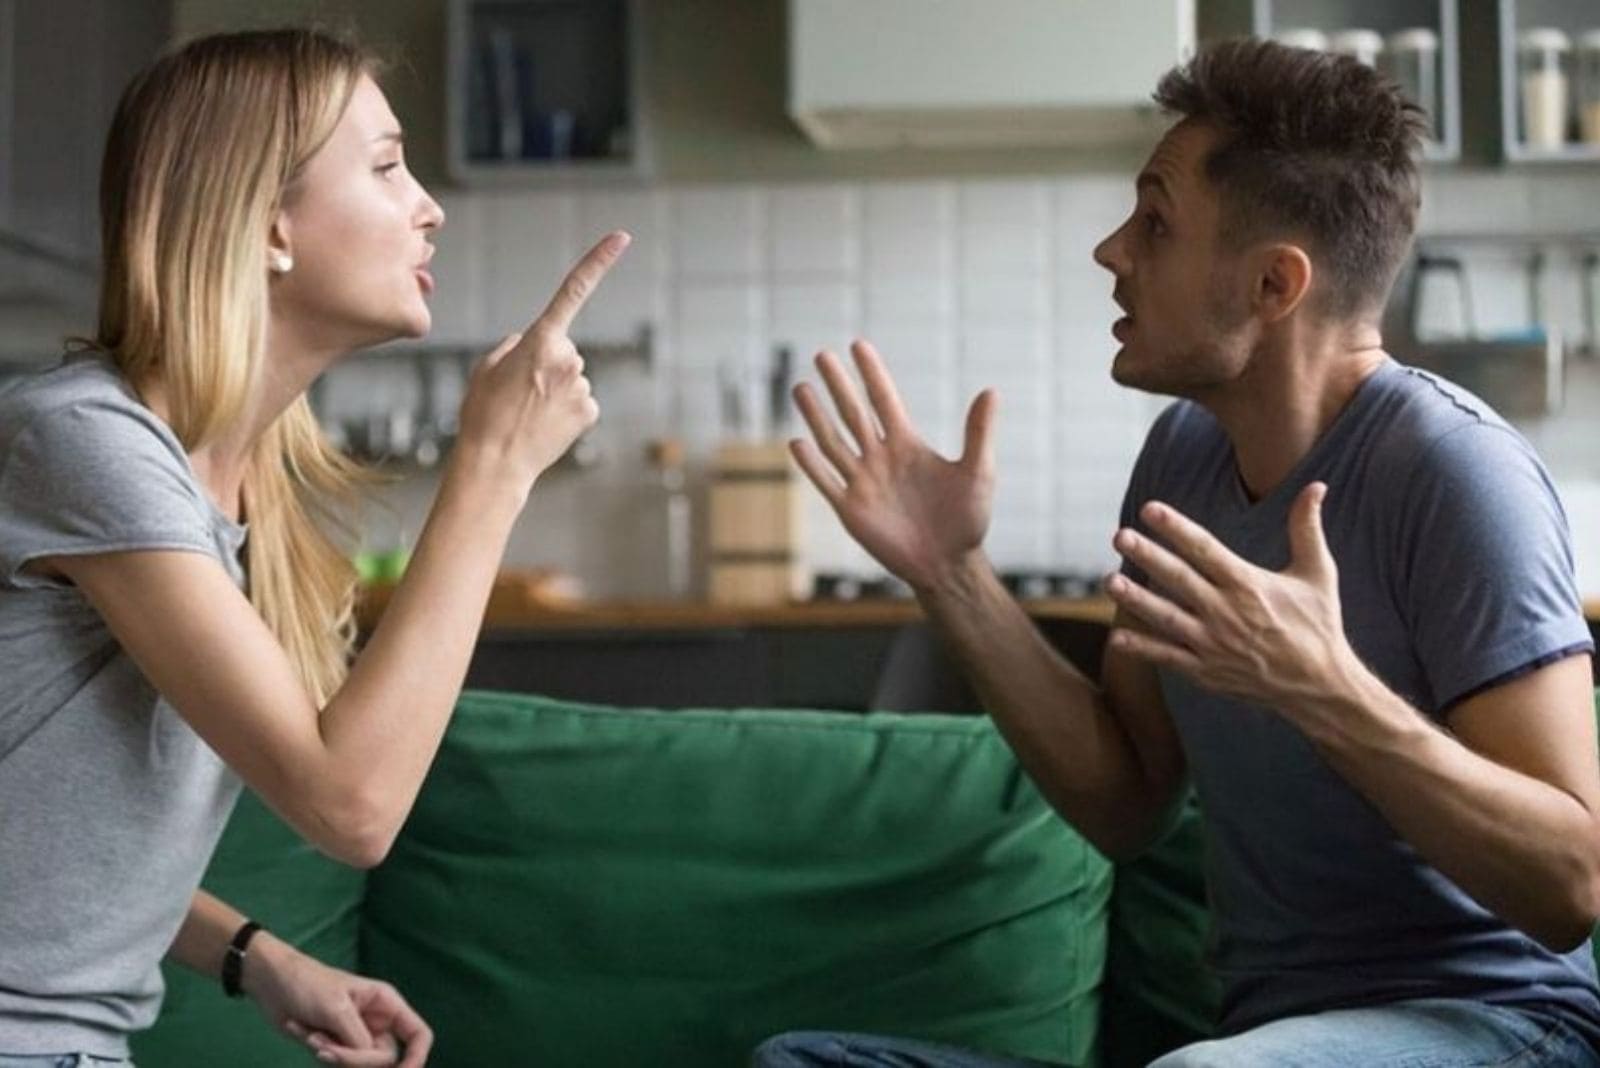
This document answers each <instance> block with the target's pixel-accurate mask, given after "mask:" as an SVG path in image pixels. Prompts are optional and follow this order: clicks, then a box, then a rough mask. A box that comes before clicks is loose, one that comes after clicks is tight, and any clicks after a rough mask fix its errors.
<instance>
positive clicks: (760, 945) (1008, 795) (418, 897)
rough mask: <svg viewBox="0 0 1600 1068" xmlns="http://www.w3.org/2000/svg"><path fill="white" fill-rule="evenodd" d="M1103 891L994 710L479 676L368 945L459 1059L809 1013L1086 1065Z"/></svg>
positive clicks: (378, 894)
mask: <svg viewBox="0 0 1600 1068" xmlns="http://www.w3.org/2000/svg"><path fill="white" fill-rule="evenodd" d="M1109 889H1110V877H1109V871H1108V866H1107V864H1106V863H1105V861H1104V860H1103V859H1102V858H1101V857H1100V855H1099V854H1098V853H1096V852H1095V851H1094V850H1093V849H1091V848H1090V847H1089V846H1088V845H1087V844H1086V843H1085V842H1084V841H1083V840H1082V839H1081V838H1079V837H1078V836H1077V835H1076V834H1074V833H1073V832H1071V831H1070V830H1069V829H1068V828H1067V827H1066V826H1065V825H1064V824H1063V823H1062V822H1061V821H1060V820H1058V819H1057V818H1055V816H1054V815H1053V814H1052V813H1051V812H1050V810H1049V809H1048V808H1047V807H1046V806H1045V804H1044V803H1043V802H1042V801H1041V800H1040V798H1039V796H1038V794H1037V793H1036V792H1035V791H1034V789H1033V787H1032V785H1031V783H1029V782H1028V781H1027V779H1026V778H1024V777H1023V775H1022V774H1021V773H1020V771H1019V770H1018V768H1017V765H1016V762H1015V760H1014V758H1013V756H1012V754H1011V752H1010V750H1008V749H1007V748H1006V746H1005V745H1004V743H1003V742H1002V741H1001V739H1000V738H999V736H998V735H997V734H996V733H995V731H994V728H993V726H992V725H991V724H990V723H989V721H988V720H987V719H985V718H977V717H958V716H942V715H896V714H889V713H876V714H872V715H867V716H855V715H847V714H840V713H821V712H805V711H774V710H744V711H681V712H661V711H654V710H648V709H615V708H602V707H596V706H585V705H578V704H572V703H565V702H556V701H551V700H546V699H541V698H538V697H529V696H521V695H509V694H488V693H468V694H466V695H464V696H463V698H462V700H461V702H460V704H459V706H458V708H457V711H456V715H455V719H454V720H453V721H452V723H451V726H450V729H449V731H448V733H447V735H446V737H445V740H444V744H443V746H442V748H441V750H440V752H439V756H438V758H437V760H436V761H435V763H434V766H433V769H432V771H431V772H430V773H429V776H428V780H427V782H426V784H425V786H424V788H423V791H422V793H421V796H420V797H419V798H418V801H417V805H416V807H415V809H414V810H413V812H412V815H411V818H410V821H409V822H408V823H407V825H406V827H405V829H404V831H403V832H402V834H401V837H400V840H399V841H398V842H397V843H396V846H395V848H394V850H393V852H392V853H391V855H390V857H389V858H388V860H386V861H385V862H384V864H383V865H382V866H381V867H380V868H378V869H377V870H376V871H374V872H373V873H372V876H371V878H370V880H369V884H368V895H367V900H366V905H365V908H364V910H363V914H362V936H361V937H362V959H363V962H364V964H365V966H366V967H367V969H368V971H369V972H370V973H371V974H374V975H381V976H383V977H385V978H388V979H390V980H391V981H392V982H394V983H395V984H396V985H397V986H398V987H399V988H400V989H401V990H402V991H403V992H405V993H406V994H407V996H408V997H410V998H411V999H412V1001H413V1003H414V1004H415V1005H416V1006H417V1007H418V1008H419V1009H420V1010H421V1011H422V1012H423V1014H424V1015H425V1016H427V1017H428V1018H429V1019H430V1021H431V1022H432V1023H433V1024H434V1026H435V1028H436V1030H437V1033H438V1045H437V1046H436V1055H435V1057H434V1058H433V1060H432V1061H431V1063H433V1064H435V1065H439V1066H444V1068H448V1066H451V1065H477V1064H583V1065H585V1066H586V1068H603V1066H607V1065H618V1066H623V1065H626V1066H629V1068H633V1066H637V1065H641V1064H650V1065H657V1066H660V1065H694V1066H696V1068H713V1066H717V1065H729V1066H733V1065H743V1064H745V1063H746V1061H747V1058H748V1055H749V1051H750V1050H751V1048H752V1047H753V1046H755V1045H756V1044H757V1043H758V1042H759V1041H760V1040H761V1039H763V1038H765V1037H767V1036H769V1035H771V1034H773V1033H776V1032H779V1031H784V1030H789V1029H795V1028H826V1029H851V1030H868V1031H878V1032H886V1033H891V1034H899V1035H907V1036H914V1037H919V1038H924V1039H929V1040H935V1041H943V1042H953V1043H959V1044H961V1045H965V1046H969V1047H974V1048H978V1049H988V1050H992V1051H995V1052H1001V1053H1011V1054H1020V1055H1026V1056H1033V1057H1044V1058H1051V1059H1055V1060H1059V1061H1066V1062H1073V1063H1078V1062H1081V1061H1082V1060H1084V1059H1085V1058H1086V1057H1087V1056H1088V1054H1089V1050H1090V1047H1091V1045H1092V1042H1093V1040H1094V1036H1095V1021H1096V1016H1097V1010H1098V1008H1099V1004H1098V994H1097V988H1098V984H1099V980H1100V973H1101V967H1102V963H1103V952H1104V927H1105V909H1106V900H1107V896H1108V893H1109Z"/></svg>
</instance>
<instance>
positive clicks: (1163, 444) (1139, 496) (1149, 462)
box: [1117, 404, 1181, 586]
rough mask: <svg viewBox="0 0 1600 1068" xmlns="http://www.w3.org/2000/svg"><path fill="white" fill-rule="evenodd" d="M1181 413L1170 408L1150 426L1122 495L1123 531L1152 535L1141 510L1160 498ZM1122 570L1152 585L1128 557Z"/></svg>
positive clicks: (1177, 407)
mask: <svg viewBox="0 0 1600 1068" xmlns="http://www.w3.org/2000/svg"><path fill="white" fill-rule="evenodd" d="M1180 412H1181V404H1171V405H1168V406H1167V408H1166V409H1165V410H1164V411H1162V413H1161V414H1160V415H1158V416H1157V417H1156V420H1155V422H1154V423H1152V424H1151V425H1150V431H1149V433H1147V434H1146V435H1145V438H1144V445H1143V447H1141V448H1140V450H1139V458H1138V459H1136V460H1135V461H1134V462H1133V472H1132V473H1131V474H1130V475H1129V476H1128V488H1127V490H1126V491H1124V493H1123V495H1122V511H1121V514H1120V515H1119V516H1118V518H1117V526H1118V527H1119V528H1121V527H1131V528H1132V529H1134V530H1137V531H1140V532H1142V533H1144V534H1145V535H1149V534H1150V529H1149V527H1147V526H1146V525H1145V522H1144V520H1142V519H1140V518H1139V509H1140V508H1142V507H1143V506H1144V505H1145V503H1146V502H1147V501H1149V500H1151V498H1153V497H1156V496H1159V494H1158V492H1157V482H1158V474H1159V472H1158V468H1159V466H1160V462H1161V458H1162V456H1163V455H1164V454H1165V453H1166V451H1167V449H1169V448H1170V447H1171V440H1172V436H1173V434H1174V432H1175V431H1174V426H1175V424H1176V423H1177V422H1178V418H1179V415H1180ZM1120 570H1121V572H1122V574H1124V575H1126V576H1127V577H1128V578H1129V579H1131V580H1132V581H1134V582H1137V583H1138V584H1139V585H1141V586H1148V585H1150V576H1148V575H1147V574H1145V571H1144V568H1142V567H1140V566H1139V565H1138V564H1136V563H1134V562H1133V561H1132V560H1129V559H1128V558H1127V557H1126V556H1124V557H1123V558H1122V563H1121V565H1120Z"/></svg>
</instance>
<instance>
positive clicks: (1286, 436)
mask: <svg viewBox="0 0 1600 1068" xmlns="http://www.w3.org/2000/svg"><path fill="white" fill-rule="evenodd" d="M1387 358H1388V357H1387V355H1386V354H1385V353H1384V351H1383V348H1382V339H1381V338H1380V336H1379V334H1378V331H1377V329H1376V328H1375V327H1372V326H1370V325H1365V324H1363V325H1352V324H1340V325H1337V326H1330V327H1319V328H1314V329H1313V328H1302V329H1300V330H1298V331H1297V332H1293V333H1286V334H1285V335H1284V336H1282V337H1280V338H1276V339H1272V340H1270V341H1266V342H1264V343H1263V344H1262V345H1261V346H1260V348H1259V349H1258V351H1257V352H1256V353H1255V355H1254V356H1253V357H1252V358H1251V360H1250V363H1249V366H1248V367H1247V368H1246V370H1245V372H1244V373H1243V374H1242V375H1240V376H1239V378H1237V379H1235V380H1234V381H1232V382H1229V383H1227V384H1226V385H1225V386H1221V387H1218V388H1217V389H1215V390H1213V391H1208V392H1207V393H1206V394H1205V395H1203V396H1197V397H1196V398H1195V399H1196V400H1197V401H1198V402H1199V403H1200V404H1202V405H1203V406H1204V407H1206V408H1207V409H1208V410H1210V411H1211V413H1212V414H1213V415H1215V416H1216V418H1217V421H1218V422H1219V423H1221V424H1222V428H1223V430H1224V431H1226V433H1227V435H1228V437H1229V439H1230V440H1231V441H1232V442H1233V452H1234V457H1235V461H1236V462H1237V463H1238V465H1239V478H1240V480H1241V481H1242V483H1243V484H1244V488H1245V492H1246V493H1248V494H1249V496H1250V499H1251V500H1260V499H1261V498H1262V497H1264V496H1266V495H1267V494H1268V493H1271V492H1272V490H1273V489H1274V488H1275V487H1277V485H1278V484H1279V483H1281V482H1282V481H1283V480H1284V479H1285V478H1287V477H1288V476H1289V474H1290V472H1291V471H1293V470H1294V468H1295V465H1296V464H1298V463H1299V462H1300V461H1301V460H1302V459H1304V458H1305V456H1306V454H1307V453H1309V452H1310V451H1311V448H1312V446H1314V445H1315V444H1316V443H1317V440H1318V439H1319V438H1321V437H1322V435H1323V433H1324V432H1326V431H1327V429H1328V428H1329V427H1330V426H1332V425H1333V422H1334V420H1335V419H1337V418H1338V417H1339V413H1340V412H1342V411H1344V409H1345V407H1346V405H1348V404H1349V403H1350V400H1351V398H1353V397H1354V396H1355V394H1356V391H1357V390H1358V389H1359V388H1360V387H1361V383H1363V382H1364V381H1366V379H1367V377H1368V376H1369V375H1371V374H1372V373H1373V372H1374V371H1376V370H1377V369H1378V368H1379V367H1380V366H1382V364H1383V362H1384V361H1385V360H1386V359H1387Z"/></svg>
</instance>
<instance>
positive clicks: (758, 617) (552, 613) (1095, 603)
mask: <svg viewBox="0 0 1600 1068" xmlns="http://www.w3.org/2000/svg"><path fill="white" fill-rule="evenodd" d="M391 590H392V587H387V586H373V587H368V588H367V590H366V591H365V593H364V594H363V596H362V599H361V605H360V610H359V613H358V614H359V617H360V619H361V622H362V624H363V625H364V626H369V627H370V626H371V625H372V624H373V623H375V622H376V621H377V619H378V617H379V616H381V615H382V614H383V609H384V606H385V605H386V604H387V603H388V600H389V594H390V592H391ZM1022 605H1023V608H1024V609H1026V610H1027V612H1028V614H1029V615H1030V616H1032V617H1033V618H1034V619H1038V620H1066V621H1077V622H1085V623H1101V624H1108V623H1110V622H1111V617H1112V614H1113V605H1112V603H1111V601H1110V600H1109V599H1107V598H1105V597H1085V598H1067V597H1050V598H1041V599H1038V600H1026V601H1023V602H1022ZM1583 608H1584V615H1585V616H1587V617H1588V619H1589V621H1590V622H1591V623H1596V622H1600V597H1594V598H1589V599H1586V600H1585V601H1584V606H1583ZM921 618H922V609H921V607H920V606H919V605H918V604H917V603H916V602H915V601H911V600H895V599H869V600H864V601H803V602H796V603H793V604H781V605H762V606H738V605H720V604H710V603H706V602H699V601H580V602H572V603H562V602H559V601H552V600H550V599H548V598H545V597H541V596H539V595H538V594H537V592H536V591H535V590H534V588H532V587H530V586H529V585H527V584H526V583H522V582H516V581H507V582H500V583H496V585H495V588H494V590H493V592H492V593H490V595H489V605H488V608H487V610H486V611H485V612H484V619H483V624H484V627H485V628H487V629H493V630H716V629H727V628H740V627H877V626H898V625H900V624H904V623H911V622H915V621H916V620H919V619H921Z"/></svg>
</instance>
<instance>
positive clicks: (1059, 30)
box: [789, 0, 1195, 149]
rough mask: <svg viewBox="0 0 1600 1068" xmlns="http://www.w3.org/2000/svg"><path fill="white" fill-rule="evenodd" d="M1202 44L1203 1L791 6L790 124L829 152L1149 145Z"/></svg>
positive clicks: (963, 0) (961, 0)
mask: <svg viewBox="0 0 1600 1068" xmlns="http://www.w3.org/2000/svg"><path fill="white" fill-rule="evenodd" d="M1194 47H1195V10H1194V0H1120V2H1118V3H1105V2H1104V0H982V2H977V0H789V114H790V116H791V117H792V118H793V119H794V120H795V122H796V123H798V124H799V126H800V128H801V129H802V130H804V131H805V132H806V134H807V136H809V137H810V138H811V140H812V141H813V142H814V143H816V144H817V145H818V146H819V147H822V148H826V149H844V148H895V147H919V148H994V147H1018V146H1104V145H1115V144H1126V143H1135V142H1140V141H1148V140H1150V139H1151V138H1152V137H1153V136H1154V135H1155V134H1156V133H1157V132H1158V131H1160V130H1161V129H1162V128H1164V126H1165V125H1166V122H1165V120H1164V119H1163V118H1162V116H1161V115H1160V114H1159V113H1158V111H1157V109H1156V107H1155V105H1154V103H1153V102H1152V101H1151V98H1150V97H1151V93H1152V92H1153V91H1154V89H1155V86H1156V82H1157V81H1158V80H1159V79H1160V77H1161V75H1162V74H1163V73H1164V72H1166V71H1167V70H1168V69H1170V68H1171V67H1173V66H1174V65H1175V64H1177V63H1180V62H1182V61H1183V60H1185V59H1187V58H1188V57H1189V56H1190V55H1192V54H1193V52H1194Z"/></svg>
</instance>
